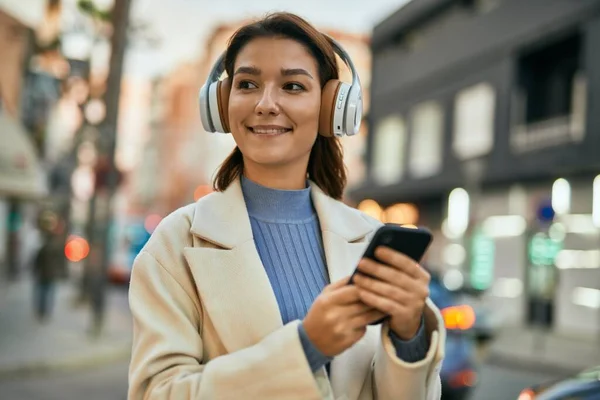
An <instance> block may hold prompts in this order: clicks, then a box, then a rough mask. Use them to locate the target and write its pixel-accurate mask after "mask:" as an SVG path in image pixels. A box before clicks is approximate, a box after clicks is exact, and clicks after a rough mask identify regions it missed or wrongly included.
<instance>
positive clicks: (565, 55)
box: [511, 34, 588, 152]
mask: <svg viewBox="0 0 600 400" xmlns="http://www.w3.org/2000/svg"><path fill="white" fill-rule="evenodd" d="M581 47H582V40H581V36H580V35H579V34H576V35H572V36H569V37H566V38H564V39H562V40H560V41H558V42H554V43H552V44H551V45H548V46H545V47H543V48H542V49H538V50H536V51H533V52H530V53H527V54H524V55H523V56H522V57H521V58H520V59H519V63H518V80H517V87H516V88H515V92H514V94H513V103H512V114H513V127H512V132H511V146H512V148H513V150H515V151H517V152H523V151H530V150H537V149H541V148H546V147H553V146H559V145H562V144H565V143H570V142H580V141H582V140H583V138H584V135H585V118H586V108H587V86H588V84H587V78H586V75H585V72H584V70H583V64H582V58H581Z"/></svg>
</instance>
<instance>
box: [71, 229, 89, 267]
mask: <svg viewBox="0 0 600 400" xmlns="http://www.w3.org/2000/svg"><path fill="white" fill-rule="evenodd" d="M89 254H90V245H89V244H88V242H87V240H85V239H84V238H82V237H79V236H74V235H71V236H69V238H68V239H67V244H66V245H65V257H67V260H69V261H71V262H80V261H82V260H84V259H85V258H86V257H87V256H88V255H89Z"/></svg>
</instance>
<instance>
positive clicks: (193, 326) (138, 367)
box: [128, 251, 327, 400]
mask: <svg viewBox="0 0 600 400" xmlns="http://www.w3.org/2000/svg"><path fill="white" fill-rule="evenodd" d="M183 277H184V275H182V276H181V277H179V279H176V278H175V277H174V276H173V275H172V273H171V272H170V271H169V270H168V269H166V268H165V267H163V266H162V265H161V264H160V263H159V262H158V261H157V260H156V258H155V257H153V256H152V255H151V254H150V253H148V252H147V251H142V252H141V253H140V255H139V256H138V257H137V259H136V261H135V263H134V267H133V270H132V277H131V283H130V292H129V302H130V308H131V312H132V316H133V322H134V332H133V346H132V357H131V363H130V367H129V392H128V399H130V400H167V399H211V400H213V399H214V400H217V399H243V398H246V399H249V398H252V399H291V398H295V399H297V398H302V399H321V398H323V397H326V396H324V393H323V390H327V385H322V384H320V381H319V379H316V377H315V375H313V374H312V372H311V370H310V367H309V365H308V362H307V360H306V356H305V355H304V351H303V349H302V345H301V342H300V339H299V334H298V323H299V322H298V321H296V322H291V323H289V324H286V325H285V326H283V327H282V328H280V329H278V330H276V331H274V332H272V333H271V334H270V335H268V336H266V337H265V338H263V340H261V341H260V342H258V343H256V344H255V345H253V346H250V347H248V348H245V349H242V350H239V351H236V352H232V353H230V354H227V355H223V356H220V357H216V358H213V359H211V360H210V361H206V362H203V361H202V360H205V359H206V358H207V357H206V356H205V354H204V348H203V341H202V336H201V335H200V333H199V332H201V329H202V320H201V312H200V311H199V304H198V302H199V300H198V297H197V296H195V294H194V293H193V289H192V286H193V284H192V283H191V282H186V281H184V279H183ZM188 280H189V279H188ZM274 377H277V379H273V378H274Z"/></svg>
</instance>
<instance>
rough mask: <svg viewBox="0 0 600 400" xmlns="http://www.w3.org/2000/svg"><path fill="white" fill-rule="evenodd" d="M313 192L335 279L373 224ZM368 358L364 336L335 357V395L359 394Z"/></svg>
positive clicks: (351, 262) (351, 264)
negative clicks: (350, 366)
mask: <svg viewBox="0 0 600 400" xmlns="http://www.w3.org/2000/svg"><path fill="white" fill-rule="evenodd" d="M312 194H313V203H314V205H315V208H316V209H317V213H318V214H319V221H320V223H321V230H322V233H323V245H324V247H325V255H326V258H327V267H328V269H329V277H330V279H331V282H335V281H338V280H340V279H342V278H345V277H348V276H349V275H351V274H352V272H353V271H354V269H355V268H356V266H357V264H358V261H359V260H360V258H361V256H362V254H363V252H364V251H365V249H366V246H367V244H368V240H369V238H370V236H371V235H372V233H373V232H374V225H373V224H372V223H370V222H368V221H367V220H366V219H365V218H364V217H363V216H362V215H361V214H360V213H359V212H358V211H357V210H355V209H352V208H350V207H346V206H345V205H343V204H340V203H339V202H337V201H335V200H333V199H332V198H330V197H328V196H327V195H325V194H324V193H323V192H322V191H321V189H319V188H318V187H317V186H316V185H315V184H313V190H312ZM365 339H366V338H365ZM371 358H372V349H371V348H370V347H369V346H368V345H367V343H366V342H365V341H363V340H361V341H359V342H358V343H357V344H356V345H354V346H353V347H352V348H351V349H349V350H348V351H345V352H344V353H342V354H340V355H338V356H337V357H335V359H334V360H333V362H332V366H331V386H332V389H333V392H334V393H336V396H340V397H339V398H348V399H357V398H358V396H359V395H360V391H361V389H362V387H363V382H364V380H365V379H366V378H367V377H368V376H369V369H370V368H371ZM348 365H352V368H348V367H347V366H348ZM343 396H346V397H343Z"/></svg>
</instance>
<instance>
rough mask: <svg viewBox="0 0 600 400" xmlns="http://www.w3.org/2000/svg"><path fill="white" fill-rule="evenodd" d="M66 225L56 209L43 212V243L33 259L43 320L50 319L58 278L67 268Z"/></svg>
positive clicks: (37, 301)
mask: <svg viewBox="0 0 600 400" xmlns="http://www.w3.org/2000/svg"><path fill="white" fill-rule="evenodd" d="M63 229H64V225H63V223H62V222H61V220H60V218H59V217H58V216H57V215H56V214H55V213H53V212H51V211H44V212H42V213H41V217H40V233H41V245H40V248H39V249H38V251H37V253H36V255H35V257H34V260H33V278H34V310H35V315H36V317H37V319H38V321H40V322H47V321H48V320H49V319H50V317H51V314H52V308H53V305H54V294H55V287H56V282H57V281H58V280H59V279H61V278H63V277H64V276H65V272H66V259H65V255H64V237H63V235H62V233H63Z"/></svg>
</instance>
